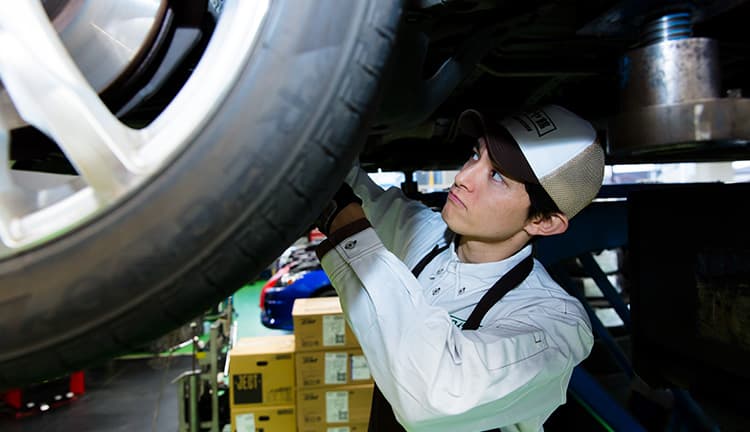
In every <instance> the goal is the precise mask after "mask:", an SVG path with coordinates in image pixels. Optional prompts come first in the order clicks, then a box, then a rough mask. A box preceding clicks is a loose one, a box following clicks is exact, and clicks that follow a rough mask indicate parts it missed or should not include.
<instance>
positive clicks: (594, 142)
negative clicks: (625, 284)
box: [458, 105, 604, 218]
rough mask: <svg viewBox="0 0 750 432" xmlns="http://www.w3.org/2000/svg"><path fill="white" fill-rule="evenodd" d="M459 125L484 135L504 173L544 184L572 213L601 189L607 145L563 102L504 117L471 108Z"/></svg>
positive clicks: (475, 134) (568, 213) (470, 132)
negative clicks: (492, 115)
mask: <svg viewBox="0 0 750 432" xmlns="http://www.w3.org/2000/svg"><path fill="white" fill-rule="evenodd" d="M458 126H459V130H460V131H462V132H463V133H465V134H467V135H470V136H473V137H475V138H478V137H480V136H484V137H485V139H486V140H487V149H488V151H489V155H490V158H491V159H492V161H493V162H494V163H495V164H496V165H497V166H498V168H500V170H501V171H502V172H503V173H504V174H505V175H508V176H510V177H512V178H514V179H515V180H520V181H522V182H526V183H535V184H538V185H541V186H542V188H543V189H544V190H545V191H546V192H547V194H548V195H549V196H550V198H552V201H554V202H555V204H557V207H558V208H559V209H560V210H561V211H562V212H563V213H565V215H566V216H567V217H568V218H572V217H573V216H575V215H576V214H577V213H578V212H579V211H581V210H582V209H583V208H584V207H586V206H587V205H588V204H589V203H590V202H591V201H592V200H593V199H594V198H596V194H597V193H599V188H600V187H601V185H602V180H603V178H604V149H603V148H602V146H601V144H599V141H598V139H597V135H596V130H595V129H594V127H593V126H592V125H591V123H589V122H588V121H586V120H584V119H583V118H581V117H579V116H578V115H576V114H574V113H572V112H570V111H568V110H567V109H565V108H563V107H561V106H558V105H544V106H542V107H539V108H536V109H532V110H528V111H523V112H517V113H515V114H512V115H509V116H507V117H504V118H502V119H500V120H493V119H489V118H487V117H486V116H484V115H482V114H481V113H480V112H478V111H476V110H466V111H464V112H463V113H461V115H460V116H459V119H458Z"/></svg>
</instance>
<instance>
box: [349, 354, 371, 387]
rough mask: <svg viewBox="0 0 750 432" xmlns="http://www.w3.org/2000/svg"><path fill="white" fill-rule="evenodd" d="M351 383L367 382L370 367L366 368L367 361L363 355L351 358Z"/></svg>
mask: <svg viewBox="0 0 750 432" xmlns="http://www.w3.org/2000/svg"><path fill="white" fill-rule="evenodd" d="M351 361H352V381H356V380H369V379H370V367H369V366H367V359H366V358H365V356H363V355H353V356H352V360H351Z"/></svg>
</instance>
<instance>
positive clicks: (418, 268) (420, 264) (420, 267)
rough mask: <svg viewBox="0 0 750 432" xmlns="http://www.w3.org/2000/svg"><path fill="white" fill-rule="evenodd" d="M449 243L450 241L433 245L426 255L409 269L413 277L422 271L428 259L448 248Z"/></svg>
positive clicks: (430, 259)
mask: <svg viewBox="0 0 750 432" xmlns="http://www.w3.org/2000/svg"><path fill="white" fill-rule="evenodd" d="M450 245H451V244H450V243H448V244H446V245H444V246H440V245H435V247H434V248H432V250H431V251H430V252H429V253H428V254H427V255H425V256H424V257H422V259H421V260H419V262H418V263H417V265H415V266H414V268H413V269H412V270H411V272H412V273H413V274H414V277H419V274H420V273H422V270H424V268H425V267H427V264H429V263H430V261H432V260H433V259H434V258H435V257H436V256H438V255H439V254H440V252H442V251H444V250H446V249H448V246H450Z"/></svg>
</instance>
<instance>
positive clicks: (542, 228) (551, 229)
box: [524, 213, 568, 236]
mask: <svg viewBox="0 0 750 432" xmlns="http://www.w3.org/2000/svg"><path fill="white" fill-rule="evenodd" d="M567 229H568V217H567V216H565V215H564V214H562V213H553V214H552V215H551V216H548V217H542V216H537V217H535V218H534V219H532V220H531V221H529V223H527V224H526V226H525V227H524V231H526V232H527V233H528V234H529V235H532V236H550V235H555V234H562V233H564V232H565V231H566V230H567Z"/></svg>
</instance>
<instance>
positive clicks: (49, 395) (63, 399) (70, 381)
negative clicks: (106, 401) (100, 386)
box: [0, 371, 86, 419]
mask: <svg viewBox="0 0 750 432" xmlns="http://www.w3.org/2000/svg"><path fill="white" fill-rule="evenodd" d="M85 390H86V386H85V377H84V373H83V371H77V372H73V373H71V374H70V375H67V376H64V377H61V378H57V379H54V380H48V381H43V382H41V383H36V384H31V385H29V386H27V387H23V388H14V389H11V390H8V391H6V392H5V393H0V401H2V402H3V403H4V404H5V405H6V406H7V407H8V408H10V410H9V414H10V416H11V417H13V418H16V419H19V418H23V417H29V416H32V415H35V414H39V413H42V412H44V411H48V410H51V409H54V408H57V407H59V406H62V405H66V404H68V403H70V402H72V401H74V400H76V399H78V396H80V395H82V394H83V393H84V392H85Z"/></svg>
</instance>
